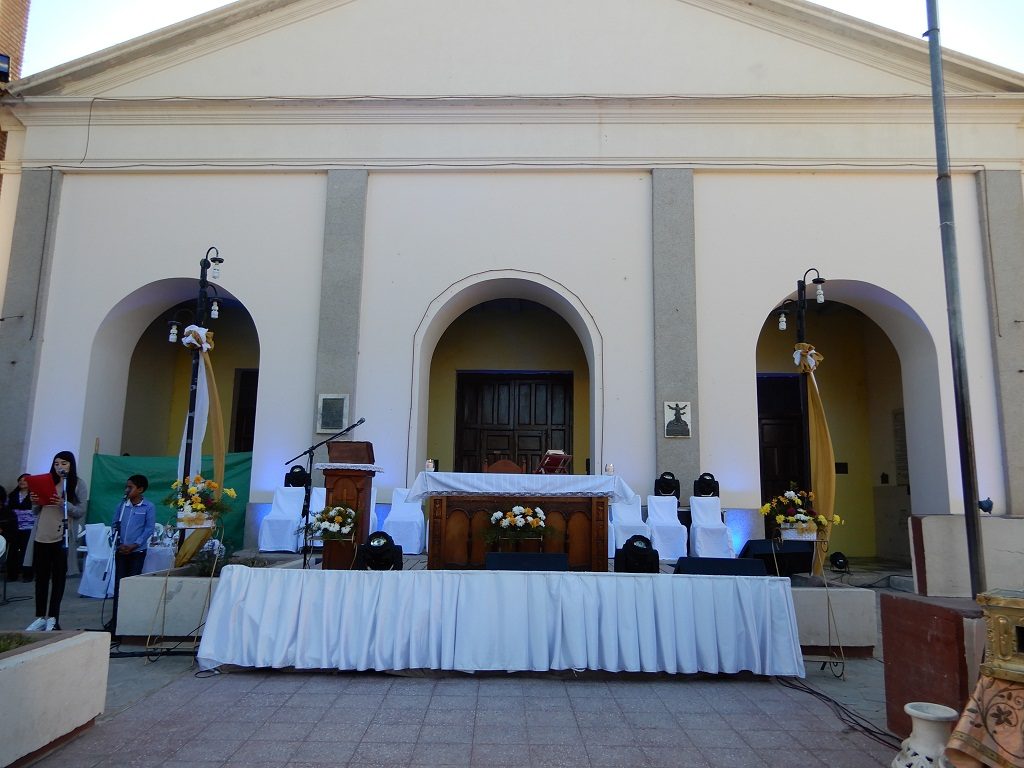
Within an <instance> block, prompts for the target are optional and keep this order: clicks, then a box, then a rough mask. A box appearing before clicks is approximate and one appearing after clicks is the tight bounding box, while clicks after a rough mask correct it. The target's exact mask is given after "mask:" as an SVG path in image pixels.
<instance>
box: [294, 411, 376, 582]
mask: <svg viewBox="0 0 1024 768" xmlns="http://www.w3.org/2000/svg"><path fill="white" fill-rule="evenodd" d="M364 421H366V419H360V420H359V421H357V422H356V423H355V424H349V425H348V426H347V427H345V428H344V429H343V430H341V431H340V432H335V433H334V434H333V435H331V436H330V437H328V438H327V439H326V440H321V441H320V442H319V443H317V444H316V445H311V446H309V448H307V449H306V450H304V451H303V452H302V453H300V454H299V455H298V456H294V457H292V458H290V459H288V461H286V462H285V463H284V465H285V466H286V467H287V466H288V465H289V464H291V463H292V462H293V461H297V460H298V459H300V458H302V457H303V456H305V457H306V484H305V489H306V492H305V494H304V495H303V497H302V570H306V568H308V567H309V552H310V550H311V549H312V543H311V541H310V536H309V497H310V495H311V494H312V493H313V454H314V453H315V452H316V449H317V448H319V447H320V446H321V445H326V444H327V443H329V442H331V440H334V439H335V438H338V437H341V436H343V435H347V434H348V433H349V432H351V431H352V430H353V429H355V428H356V427H358V426H359V425H360V424H362V423H363V422H364Z"/></svg>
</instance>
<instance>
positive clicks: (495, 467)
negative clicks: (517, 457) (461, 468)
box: [484, 459, 523, 475]
mask: <svg viewBox="0 0 1024 768" xmlns="http://www.w3.org/2000/svg"><path fill="white" fill-rule="evenodd" d="M484 472H496V473H499V474H503V475H520V474H522V472H523V468H522V467H521V466H519V465H518V464H516V463H515V462H514V461H512V459H498V460H497V461H495V462H494V463H493V464H487V463H484Z"/></svg>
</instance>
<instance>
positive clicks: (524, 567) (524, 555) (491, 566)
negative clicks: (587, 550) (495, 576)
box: [484, 552, 569, 571]
mask: <svg viewBox="0 0 1024 768" xmlns="http://www.w3.org/2000/svg"><path fill="white" fill-rule="evenodd" d="M484 568H486V569H487V570H489V571H568V570H569V556H568V555H567V554H565V553H564V552H488V553H487V554H485V555H484Z"/></svg>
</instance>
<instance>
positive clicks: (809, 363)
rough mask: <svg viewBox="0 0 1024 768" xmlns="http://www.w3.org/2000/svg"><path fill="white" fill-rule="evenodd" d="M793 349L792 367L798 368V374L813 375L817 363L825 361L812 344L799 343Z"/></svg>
mask: <svg viewBox="0 0 1024 768" xmlns="http://www.w3.org/2000/svg"><path fill="white" fill-rule="evenodd" d="M793 349H794V350H795V351H794V352H793V365H796V366H798V367H799V368H800V373H814V369H815V368H817V367H818V363H820V362H821V361H822V360H824V359H825V358H824V356H823V355H822V354H821V353H820V352H818V351H817V350H816V349H815V348H814V345H813V344H808V343H806V342H803V341H801V342H800V343H799V344H797V345H796V346H795V347H794V348H793Z"/></svg>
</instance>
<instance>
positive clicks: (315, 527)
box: [297, 506, 359, 571]
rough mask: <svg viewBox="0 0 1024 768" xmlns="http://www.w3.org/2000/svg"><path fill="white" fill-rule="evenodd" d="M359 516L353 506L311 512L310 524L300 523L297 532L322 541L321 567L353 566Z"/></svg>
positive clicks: (343, 567)
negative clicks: (313, 513) (312, 513)
mask: <svg viewBox="0 0 1024 768" xmlns="http://www.w3.org/2000/svg"><path fill="white" fill-rule="evenodd" d="M358 516H359V513H358V512H356V510H354V509H352V507H346V506H337V507H326V508H324V509H321V510H320V511H319V512H317V513H316V514H315V515H312V516H311V517H310V518H309V522H308V523H307V524H305V525H300V526H299V528H298V531H297V532H298V533H301V534H303V535H304V536H306V537H308V538H310V539H316V540H319V541H321V542H323V560H322V561H321V563H320V567H321V569H323V570H325V571H332V570H333V571H336V570H345V569H348V568H351V567H352V564H353V562H355V552H356V546H355V538H356V535H355V532H356V520H357V518H358Z"/></svg>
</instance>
